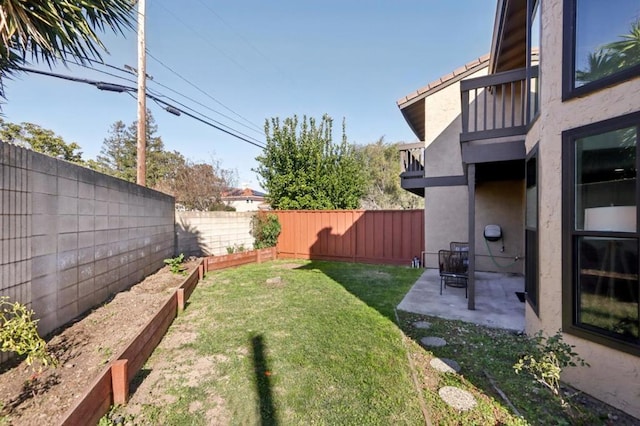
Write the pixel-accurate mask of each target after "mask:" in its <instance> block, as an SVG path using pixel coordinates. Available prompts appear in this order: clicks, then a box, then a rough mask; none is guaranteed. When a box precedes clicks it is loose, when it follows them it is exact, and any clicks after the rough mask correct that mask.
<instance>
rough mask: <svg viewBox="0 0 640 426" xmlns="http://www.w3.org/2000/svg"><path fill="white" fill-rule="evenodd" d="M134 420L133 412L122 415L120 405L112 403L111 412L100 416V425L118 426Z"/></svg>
mask: <svg viewBox="0 0 640 426" xmlns="http://www.w3.org/2000/svg"><path fill="white" fill-rule="evenodd" d="M133 422H134V417H133V414H127V415H126V416H125V415H122V414H120V406H119V405H112V406H111V408H110V409H109V412H108V413H107V414H105V415H104V416H102V417H100V420H99V421H98V426H116V425H124V424H132V423H133Z"/></svg>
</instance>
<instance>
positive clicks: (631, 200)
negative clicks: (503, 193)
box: [563, 113, 640, 355]
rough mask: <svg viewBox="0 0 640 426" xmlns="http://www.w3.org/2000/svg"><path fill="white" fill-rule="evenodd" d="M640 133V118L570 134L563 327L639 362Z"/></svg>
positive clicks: (565, 171)
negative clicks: (632, 355)
mask: <svg viewBox="0 0 640 426" xmlns="http://www.w3.org/2000/svg"><path fill="white" fill-rule="evenodd" d="M639 131H640V113H634V114H630V115H627V116H623V117H619V118H616V119H612V120H607V121H604V122H601V123H595V124H591V125H588V126H585V127H581V128H579V129H574V130H570V131H566V132H564V133H563V161H564V163H563V179H564V180H563V187H564V200H563V209H564V211H563V214H564V225H563V226H564V229H565V231H564V232H565V234H564V240H563V265H564V266H563V267H564V268H565V269H564V271H563V298H564V300H565V302H564V303H563V306H564V312H563V323H564V326H563V327H564V329H565V331H568V332H572V333H574V334H577V335H581V336H582V337H585V338H591V339H592V340H595V341H599V342H601V343H605V344H608V345H609V346H615V347H617V348H619V349H621V350H626V351H628V352H631V353H635V354H638V355H640V335H639V330H640V314H639V313H640V304H639V303H638V293H639V289H640V285H639V281H638V243H639V241H640V233H639V232H638V212H637V208H636V207H637V200H638V198H639V194H640V191H639V187H638V185H637V179H636V173H637V169H638V163H639V158H640V156H638V134H639ZM569 300H570V301H571V302H570V303H568V301H569Z"/></svg>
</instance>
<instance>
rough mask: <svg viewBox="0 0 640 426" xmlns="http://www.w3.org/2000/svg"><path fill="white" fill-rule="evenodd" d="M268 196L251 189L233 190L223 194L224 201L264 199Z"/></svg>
mask: <svg viewBox="0 0 640 426" xmlns="http://www.w3.org/2000/svg"><path fill="white" fill-rule="evenodd" d="M266 195H267V194H265V193H264V192H260V191H256V190H255V189H251V188H244V189H240V188H233V189H231V190H229V191H227V192H224V193H223V194H222V199H223V200H225V199H228V200H231V199H236V198H242V199H245V198H253V199H256V198H264V197H265V196H266Z"/></svg>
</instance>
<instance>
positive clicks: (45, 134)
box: [0, 118, 82, 163]
mask: <svg viewBox="0 0 640 426" xmlns="http://www.w3.org/2000/svg"><path fill="white" fill-rule="evenodd" d="M0 140H2V141H3V142H9V143H13V144H16V145H19V146H23V147H25V148H29V149H32V150H34V151H36V152H40V153H42V154H46V155H50V156H52V157H55V158H58V159H61V160H67V161H73V162H74V163H82V152H80V151H79V150H80V145H78V144H77V143H75V142H71V143H67V142H65V141H64V139H62V137H60V136H58V135H56V134H55V133H54V132H53V131H52V130H49V129H43V128H42V127H40V126H38V125H37V124H33V123H20V124H15V123H9V122H6V121H4V120H3V119H2V118H0Z"/></svg>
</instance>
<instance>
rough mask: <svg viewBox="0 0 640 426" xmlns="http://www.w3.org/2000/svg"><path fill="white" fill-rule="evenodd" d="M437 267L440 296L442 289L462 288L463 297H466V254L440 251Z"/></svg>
mask: <svg viewBox="0 0 640 426" xmlns="http://www.w3.org/2000/svg"><path fill="white" fill-rule="evenodd" d="M438 265H439V269H440V294H442V288H443V287H444V288H446V287H447V286H449V287H458V288H462V287H464V297H465V298H466V297H468V295H467V281H468V252H463V251H451V250H440V251H438Z"/></svg>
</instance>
